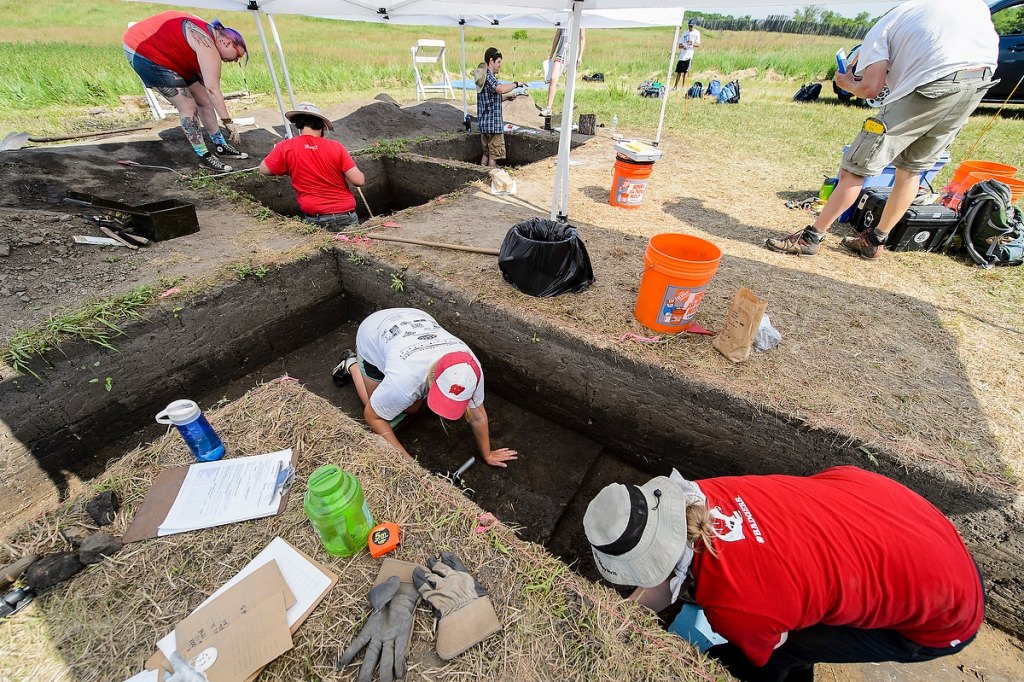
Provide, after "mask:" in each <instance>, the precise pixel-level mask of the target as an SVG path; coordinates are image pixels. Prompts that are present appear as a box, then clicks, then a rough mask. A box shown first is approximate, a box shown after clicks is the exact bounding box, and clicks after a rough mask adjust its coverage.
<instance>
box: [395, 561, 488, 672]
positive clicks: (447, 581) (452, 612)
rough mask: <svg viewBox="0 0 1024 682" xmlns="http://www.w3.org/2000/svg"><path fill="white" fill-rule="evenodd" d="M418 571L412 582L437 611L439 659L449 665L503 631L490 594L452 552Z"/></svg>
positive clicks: (414, 572) (415, 572)
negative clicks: (453, 660)
mask: <svg viewBox="0 0 1024 682" xmlns="http://www.w3.org/2000/svg"><path fill="white" fill-rule="evenodd" d="M427 566H428V567H429V568H430V570H429V571H427V570H425V569H423V568H422V567H416V568H415V569H414V570H413V573H412V581H413V584H415V586H416V589H417V590H418V591H419V593H420V595H421V596H422V597H423V598H424V599H426V600H427V602H428V603H429V604H430V606H431V607H432V608H433V609H434V617H435V618H436V619H437V655H438V656H440V657H441V658H442V659H444V660H446V661H449V660H451V659H453V658H455V657H456V656H458V655H459V654H461V653H462V652H464V651H466V650H467V649H469V648H470V647H471V646H474V645H476V644H479V643H480V642H482V641H484V640H485V639H487V638H488V637H490V636H491V635H493V634H494V633H496V632H499V631H500V630H501V623H500V622H499V621H498V616H497V615H496V614H495V613H494V606H493V605H492V604H491V599H490V597H488V596H487V590H486V589H485V588H484V586H483V585H481V584H480V583H479V582H477V580H476V578H474V577H473V576H472V575H471V574H470V572H469V569H467V568H466V567H465V565H463V563H462V562H461V561H460V560H459V558H458V557H457V556H455V555H454V554H452V553H451V552H442V553H441V557H440V559H438V558H436V557H431V558H430V559H428V560H427Z"/></svg>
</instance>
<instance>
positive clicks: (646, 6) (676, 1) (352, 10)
mask: <svg viewBox="0 0 1024 682" xmlns="http://www.w3.org/2000/svg"><path fill="white" fill-rule="evenodd" d="M132 1H146V2H156V3H160V4H170V5H177V6H185V7H196V8H204V9H213V10H221V11H232V12H237V11H248V12H251V13H252V14H253V18H254V20H255V21H256V27H257V31H258V32H259V37H260V42H261V44H262V45H263V52H264V55H265V56H266V59H267V68H268V70H269V71H270V78H271V82H272V83H273V86H274V91H275V94H276V96H277V103H278V107H279V109H280V110H281V117H282V120H284V127H285V131H286V134H287V135H288V136H289V137H290V136H291V134H292V133H291V128H290V126H289V125H288V122H287V120H286V119H284V113H285V108H284V101H283V96H282V94H281V87H280V85H279V83H278V80H277V72H276V70H275V68H274V65H273V60H272V59H271V57H270V50H269V49H268V46H267V39H266V34H265V33H264V31H263V24H262V22H261V21H260V14H261V13H262V14H266V15H267V17H268V20H269V22H270V26H271V33H272V37H273V39H274V43H275V47H276V51H277V54H278V59H279V60H280V61H281V66H282V71H283V72H284V77H285V82H286V85H287V88H288V95H289V98H290V101H291V105H292V108H294V107H295V96H294V94H293V92H292V88H291V78H290V75H289V74H288V67H287V64H286V62H285V59H284V50H283V49H282V48H281V41H280V39H279V38H278V34H277V28H276V26H275V25H274V21H273V15H274V14H297V15H303V16H312V17H320V18H328V19H338V20H348V21H368V22H375V23H392V24H407V25H421V26H459V27H460V29H461V34H462V41H461V42H462V50H461V53H462V74H463V76H462V77H463V79H465V78H466V76H467V74H466V40H465V37H466V33H465V29H466V26H475V27H487V26H489V27H495V28H497V27H501V28H565V29H567V30H568V35H569V41H568V42H569V45H568V49H569V53H568V56H567V58H566V88H565V96H564V102H563V105H562V110H563V112H567V113H568V115H567V116H564V117H563V122H564V125H563V126H562V128H561V133H560V137H559V147H558V162H557V166H556V172H555V182H554V192H553V199H552V207H551V218H552V220H554V219H556V218H557V219H559V220H566V219H567V217H568V193H569V149H570V143H571V139H572V135H571V133H570V134H566V133H567V132H569V131H570V130H571V114H572V110H573V102H574V98H575V81H576V55H577V54H578V49H579V46H578V44H577V43H578V40H577V36H578V35H579V29H580V28H637V27H651V26H674V27H675V30H676V36H675V39H674V40H673V48H672V56H671V58H670V61H669V73H668V74H666V82H667V81H668V79H669V78H670V77H671V69H672V66H673V65H674V63H675V45H676V44H677V43H678V38H679V27H680V25H681V23H682V20H683V6H682V5H681V4H680V1H681V0H639V2H640V3H642V5H643V6H637V3H636V2H630V1H629V0H505V2H502V3H500V4H499V3H494V2H482V1H477V2H473V1H472V0H470V1H467V0H393V1H392V2H387V1H386V0H132ZM857 1H858V0H834V2H840V3H853V2H857ZM759 4H761V3H759V2H757V0H733V1H731V2H730V1H729V0H703V1H702V2H701V5H700V6H701V7H702V8H707V9H711V8H722V9H725V8H736V7H743V6H756V5H759ZM462 93H463V95H462V97H463V114H464V115H465V114H466V112H467V102H466V89H465V88H463V90H462ZM667 102H668V96H667V93H666V96H665V97H663V98H662V103H661V114H660V117H659V121H658V132H657V136H656V138H655V144H657V143H658V142H659V141H660V139H661V129H662V123H663V122H664V117H665V106H666V104H667Z"/></svg>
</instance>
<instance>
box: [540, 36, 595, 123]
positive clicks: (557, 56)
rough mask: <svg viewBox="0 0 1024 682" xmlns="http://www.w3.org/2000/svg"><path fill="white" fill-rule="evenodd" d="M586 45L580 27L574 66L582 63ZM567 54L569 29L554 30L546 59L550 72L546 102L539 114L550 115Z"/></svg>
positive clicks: (585, 38)
mask: <svg viewBox="0 0 1024 682" xmlns="http://www.w3.org/2000/svg"><path fill="white" fill-rule="evenodd" d="M586 46H587V32H586V30H585V29H582V28H581V29H580V47H579V50H578V51H577V52H576V68H577V69H578V68H580V65H581V64H583V50H584V48H586ZM568 56H569V29H567V28H560V29H558V30H557V31H555V37H554V38H553V39H552V41H551V53H550V54H549V55H548V61H549V62H550V63H551V73H549V74H548V103H547V106H546V107H544V108H543V109H541V111H540V115H541V116H550V115H551V107H553V106H554V105H555V90H557V89H558V79H559V78H560V77H561V76H562V71H563V69H564V68H565V59H566V57H568Z"/></svg>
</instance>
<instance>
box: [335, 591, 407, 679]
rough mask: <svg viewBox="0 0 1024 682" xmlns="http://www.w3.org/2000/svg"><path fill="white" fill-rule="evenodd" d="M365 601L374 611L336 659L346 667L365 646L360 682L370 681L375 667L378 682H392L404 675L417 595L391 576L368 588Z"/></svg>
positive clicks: (341, 665)
mask: <svg viewBox="0 0 1024 682" xmlns="http://www.w3.org/2000/svg"><path fill="white" fill-rule="evenodd" d="M367 599H368V600H369V602H370V607H371V608H372V609H373V612H372V613H370V617H369V618H367V619H366V623H365V624H364V625H363V629H362V630H360V631H359V634H358V635H356V638H355V639H353V640H352V642H351V643H350V644H349V645H348V648H347V649H345V652H344V653H343V654H342V655H341V658H339V659H338V668H339V669H341V668H344V667H345V666H347V665H348V664H349V663H351V662H352V659H354V658H355V657H356V654H358V653H359V652H360V651H361V650H362V649H363V647H366V654H365V655H364V656H363V666H362V667H361V668H360V669H359V677H358V680H359V682H370V679H371V678H372V677H373V669H374V668H378V672H379V674H380V680H381V682H392V680H394V679H395V678H397V677H402V676H403V675H404V674H405V657H406V655H407V654H408V653H409V640H410V639H411V638H412V623H413V617H414V614H415V611H416V605H417V604H418V603H419V601H420V595H419V593H418V592H417V591H416V588H415V587H414V586H413V585H412V584H411V583H403V582H401V580H400V579H399V577H398V576H397V575H393V576H391V577H390V578H388V579H387V580H385V581H384V582H382V583H381V584H379V585H377V586H376V587H374V588H373V589H371V590H370V592H369V594H368V595H367ZM378 662H379V666H378Z"/></svg>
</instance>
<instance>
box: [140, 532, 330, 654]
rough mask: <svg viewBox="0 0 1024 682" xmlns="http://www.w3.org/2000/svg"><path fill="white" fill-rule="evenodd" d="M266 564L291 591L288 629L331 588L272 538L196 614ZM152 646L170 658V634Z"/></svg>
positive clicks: (288, 547)
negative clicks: (273, 567) (292, 599)
mask: <svg viewBox="0 0 1024 682" xmlns="http://www.w3.org/2000/svg"><path fill="white" fill-rule="evenodd" d="M269 561H276V562H277V567H278V568H279V569H280V571H281V576H282V577H283V578H284V581H285V582H286V583H287V584H288V589H289V590H291V591H292V595H293V596H294V597H295V603H294V604H293V605H292V607H291V608H290V609H288V610H287V611H286V612H285V615H286V616H287V617H288V627H292V626H293V625H295V623H297V622H298V621H299V619H300V618H302V614H304V613H305V612H306V611H308V610H309V608H310V607H311V606H312V605H313V604H314V603H316V600H317V599H319V598H320V595H322V594H323V593H324V592H326V591H327V589H328V588H329V587H330V586H331V578H330V577H329V576H327V575H324V572H323V571H321V570H320V569H319V568H317V567H316V566H315V565H313V564H311V563H310V562H309V561H307V560H306V558H305V557H303V556H302V555H301V554H299V553H298V552H297V551H295V548H293V547H292V546H291V545H289V544H288V543H287V542H286V541H285V540H283V539H282V538H274V539H273V540H272V541H271V543H270V544H269V545H267V546H266V548H265V549H264V550H263V551H262V552H260V553H259V554H257V555H256V556H255V557H253V560H252V561H250V562H249V563H248V564H246V565H245V568H243V569H242V570H240V571H239V572H238V573H237V574H236V575H235V577H233V578H232V579H231V580H229V581H227V582H226V583H224V584H223V585H221V587H220V589H218V590H217V591H216V592H214V593H213V594H211V595H210V596H209V597H208V598H207V599H206V601H204V602H203V603H202V604H200V605H199V606H198V607H196V611H198V610H199V609H201V608H203V606H205V605H206V604H207V602H209V601H211V600H213V599H216V598H217V596H218V595H220V594H221V593H222V592H224V590H227V589H228V588H230V587H231V586H233V585H235V584H236V583H238V582H239V581H240V580H242V578H244V577H246V576H247V575H249V574H251V573H252V572H253V571H255V570H256V569H257V568H259V567H260V566H263V565H264V564H266V563H267V562H269ZM156 646H157V648H158V649H160V651H161V652H162V653H163V655H164V656H167V657H168V658H169V657H170V655H171V653H172V652H173V651H174V650H175V649H176V648H177V638H176V637H175V636H174V633H173V632H172V633H171V634H169V635H167V636H166V637H164V638H163V639H161V640H160V641H159V642H157V643H156Z"/></svg>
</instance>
